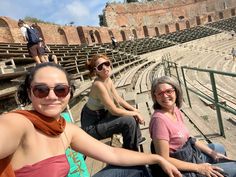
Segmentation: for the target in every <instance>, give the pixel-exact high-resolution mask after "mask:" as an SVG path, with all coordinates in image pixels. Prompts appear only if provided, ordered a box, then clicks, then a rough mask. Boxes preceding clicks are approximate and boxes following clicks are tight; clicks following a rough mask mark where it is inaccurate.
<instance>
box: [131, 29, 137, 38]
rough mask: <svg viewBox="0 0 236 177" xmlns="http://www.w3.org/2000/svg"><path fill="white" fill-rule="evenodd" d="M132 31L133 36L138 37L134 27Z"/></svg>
mask: <svg viewBox="0 0 236 177" xmlns="http://www.w3.org/2000/svg"><path fill="white" fill-rule="evenodd" d="M132 33H133V35H134V38H135V39H137V38H138V35H137V31H136V30H135V29H132Z"/></svg>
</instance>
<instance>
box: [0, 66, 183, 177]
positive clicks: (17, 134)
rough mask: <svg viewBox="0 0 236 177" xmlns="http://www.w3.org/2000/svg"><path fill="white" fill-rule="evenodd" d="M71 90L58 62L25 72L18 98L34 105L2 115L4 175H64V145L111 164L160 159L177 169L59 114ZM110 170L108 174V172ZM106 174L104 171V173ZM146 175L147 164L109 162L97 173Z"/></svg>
mask: <svg viewBox="0 0 236 177" xmlns="http://www.w3.org/2000/svg"><path fill="white" fill-rule="evenodd" d="M72 95H73V87H72V85H71V82H70V80H69V78H68V75H67V73H66V72H65V71H64V70H63V68H61V67H60V66H59V65H56V64H54V63H42V64H38V65H36V67H35V68H34V69H33V70H32V71H31V72H29V73H28V74H27V76H26V79H25V81H24V83H22V84H21V86H20V88H19V91H18V97H19V101H20V102H21V103H22V104H24V105H28V104H30V103H32V107H33V109H32V110H18V111H12V112H10V113H6V114H2V115H1V117H0V130H1V133H0V176H1V177H2V176H4V177H5V176H7V177H14V176H15V177H65V176H67V174H68V172H69V168H70V167H69V163H68V161H67V158H66V155H65V151H66V149H67V148H69V147H70V148H72V149H73V150H75V151H77V152H81V153H83V154H85V155H86V156H90V157H93V158H96V159H98V160H101V161H103V162H106V163H108V164H113V165H121V166H131V165H144V164H149V163H150V164H153V163H158V164H160V165H161V166H162V167H163V169H164V170H165V171H166V172H167V173H168V174H169V175H170V176H176V177H180V173H179V171H178V170H177V169H176V168H175V167H174V166H173V165H171V164H170V163H169V162H167V161H166V160H164V159H163V158H162V157H160V156H159V155H153V154H143V153H138V152H134V151H128V150H125V149H122V148H113V147H110V146H107V145H106V144H104V143H101V142H100V141H98V140H96V139H94V138H92V137H91V136H89V135H88V134H87V133H85V132H84V131H83V130H82V129H80V128H79V127H78V126H76V125H73V124H71V123H66V122H65V119H63V118H62V117H61V116H60V115H61V113H62V111H63V110H64V109H65V108H66V105H67V104H68V101H69V99H70V98H71V97H72ZM108 171H109V173H108V174H107V172H108ZM104 174H106V175H104ZM130 174H134V175H135V177H141V176H145V177H148V175H146V173H145V168H144V167H138V166H137V167H126V168H125V167H114V166H112V167H110V168H109V169H107V168H106V169H104V170H102V171H101V172H99V173H98V174H97V175H95V176H96V177H104V176H107V177H116V176H117V177H118V176H119V177H126V176H129V175H130Z"/></svg>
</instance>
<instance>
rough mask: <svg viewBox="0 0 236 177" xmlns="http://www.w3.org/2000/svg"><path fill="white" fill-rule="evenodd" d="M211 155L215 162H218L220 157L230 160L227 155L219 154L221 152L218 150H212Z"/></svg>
mask: <svg viewBox="0 0 236 177" xmlns="http://www.w3.org/2000/svg"><path fill="white" fill-rule="evenodd" d="M211 157H212V158H213V159H214V160H215V161H216V162H219V161H220V159H227V160H230V159H229V158H228V157H226V156H225V155H223V154H221V153H218V152H215V151H213V152H212V153H211Z"/></svg>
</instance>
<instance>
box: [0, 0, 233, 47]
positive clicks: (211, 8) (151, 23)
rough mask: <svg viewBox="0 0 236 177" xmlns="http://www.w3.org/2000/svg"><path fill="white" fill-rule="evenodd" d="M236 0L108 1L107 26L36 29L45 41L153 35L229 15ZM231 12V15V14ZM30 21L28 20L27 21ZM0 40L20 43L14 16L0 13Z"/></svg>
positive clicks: (89, 41)
mask: <svg viewBox="0 0 236 177" xmlns="http://www.w3.org/2000/svg"><path fill="white" fill-rule="evenodd" d="M235 9H236V0H224V1H223V0H168V1H167V0H162V1H152V2H148V3H129V4H123V3H122V4H121V3H118V4H114V3H112V4H108V5H107V6H106V8H105V9H104V12H105V13H104V14H105V18H106V21H107V24H108V27H91V26H78V27H76V26H59V25H52V24H44V23H38V24H37V25H38V26H37V29H38V30H39V32H40V33H41V36H42V38H43V39H44V40H45V42H46V43H48V44H79V45H94V44H97V43H110V42H111V36H114V37H115V38H116V39H117V41H124V40H129V39H130V36H134V37H135V38H144V37H153V36H158V35H161V34H166V33H169V32H174V31H176V30H177V29H178V30H184V29H186V28H191V27H194V26H197V25H202V24H205V23H207V22H210V21H209V20H211V21H212V22H214V21H218V20H220V19H225V18H230V17H232V16H235V13H236V10H235ZM233 14H234V15H233ZM28 24H29V25H31V24H30V23H28ZM0 42H6V43H12V42H13V43H24V42H25V41H23V37H22V35H21V32H20V29H19V28H18V25H17V20H14V19H11V18H10V17H1V16H0Z"/></svg>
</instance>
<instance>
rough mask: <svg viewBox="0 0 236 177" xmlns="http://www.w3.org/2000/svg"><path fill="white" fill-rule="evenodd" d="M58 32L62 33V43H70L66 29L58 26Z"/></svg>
mask: <svg viewBox="0 0 236 177" xmlns="http://www.w3.org/2000/svg"><path fill="white" fill-rule="evenodd" d="M58 33H59V35H60V41H61V42H62V44H69V43H68V40H67V37H66V33H65V31H64V29H62V28H58Z"/></svg>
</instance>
